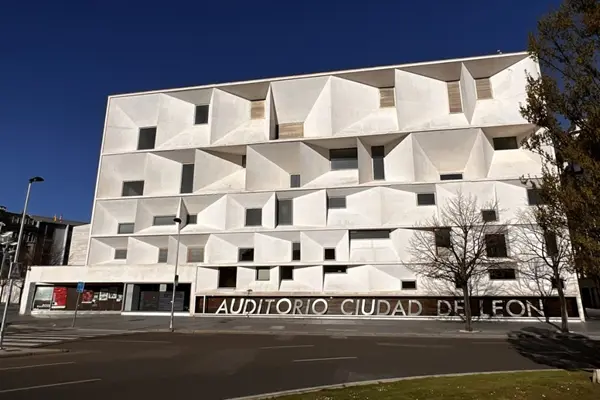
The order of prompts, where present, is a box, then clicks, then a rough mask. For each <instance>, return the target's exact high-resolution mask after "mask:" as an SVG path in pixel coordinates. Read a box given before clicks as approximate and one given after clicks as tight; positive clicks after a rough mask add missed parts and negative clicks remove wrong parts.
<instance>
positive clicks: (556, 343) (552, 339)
mask: <svg viewBox="0 0 600 400" xmlns="http://www.w3.org/2000/svg"><path fill="white" fill-rule="evenodd" d="M508 343H510V345H511V346H512V348H513V349H515V350H516V351H517V352H518V353H519V354H521V355H522V356H523V357H527V358H529V359H530V360H532V361H534V362H536V363H538V364H543V365H547V366H550V367H553V368H560V369H566V370H578V369H597V368H600V341H596V340H592V339H590V338H588V337H587V336H584V335H579V334H573V333H560V332H557V331H556V330H555V329H551V328H548V329H546V328H537V327H527V328H523V329H521V330H519V331H512V332H509V334H508Z"/></svg>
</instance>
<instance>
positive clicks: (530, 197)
mask: <svg viewBox="0 0 600 400" xmlns="http://www.w3.org/2000/svg"><path fill="white" fill-rule="evenodd" d="M527 201H528V202H529V205H530V206H537V205H542V204H544V203H545V202H544V200H543V199H542V192H541V190H540V189H527Z"/></svg>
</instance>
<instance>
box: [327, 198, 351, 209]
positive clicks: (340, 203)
mask: <svg viewBox="0 0 600 400" xmlns="http://www.w3.org/2000/svg"><path fill="white" fill-rule="evenodd" d="M327 208H346V198H345V197H328V198H327Z"/></svg>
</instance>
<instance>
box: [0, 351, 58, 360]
mask: <svg viewBox="0 0 600 400" xmlns="http://www.w3.org/2000/svg"><path fill="white" fill-rule="evenodd" d="M69 351H70V350H69V349H44V351H35V350H34V349H32V350H28V351H22V352H17V353H4V354H0V359H3V358H18V357H30V356H45V355H52V354H60V353H68V352H69Z"/></svg>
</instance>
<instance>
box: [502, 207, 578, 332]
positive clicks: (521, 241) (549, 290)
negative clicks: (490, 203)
mask: <svg viewBox="0 0 600 400" xmlns="http://www.w3.org/2000/svg"><path fill="white" fill-rule="evenodd" d="M552 210H553V209H552V208H546V207H544V206H537V207H532V208H529V209H527V210H525V211H522V212H521V213H519V215H518V225H515V229H514V230H513V235H514V239H515V240H514V241H515V244H516V246H518V251H517V252H516V258H517V260H518V261H519V273H520V274H521V275H522V276H523V277H524V278H527V279H525V280H524V281H525V282H528V283H529V285H530V286H532V287H531V288H532V289H534V290H536V291H537V292H539V293H540V294H541V295H542V297H550V296H552V295H553V294H554V293H553V292H554V290H556V292H557V293H558V299H559V302H560V317H561V330H562V331H563V332H568V331H569V325H568V313H567V301H566V298H565V282H566V279H567V276H569V275H570V274H571V273H572V272H573V271H574V269H575V262H574V257H573V251H572V247H571V239H570V237H569V233H568V232H569V231H568V229H567V227H566V224H567V221H566V219H565V218H562V217H560V216H557V215H553V211H552Z"/></svg>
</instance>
